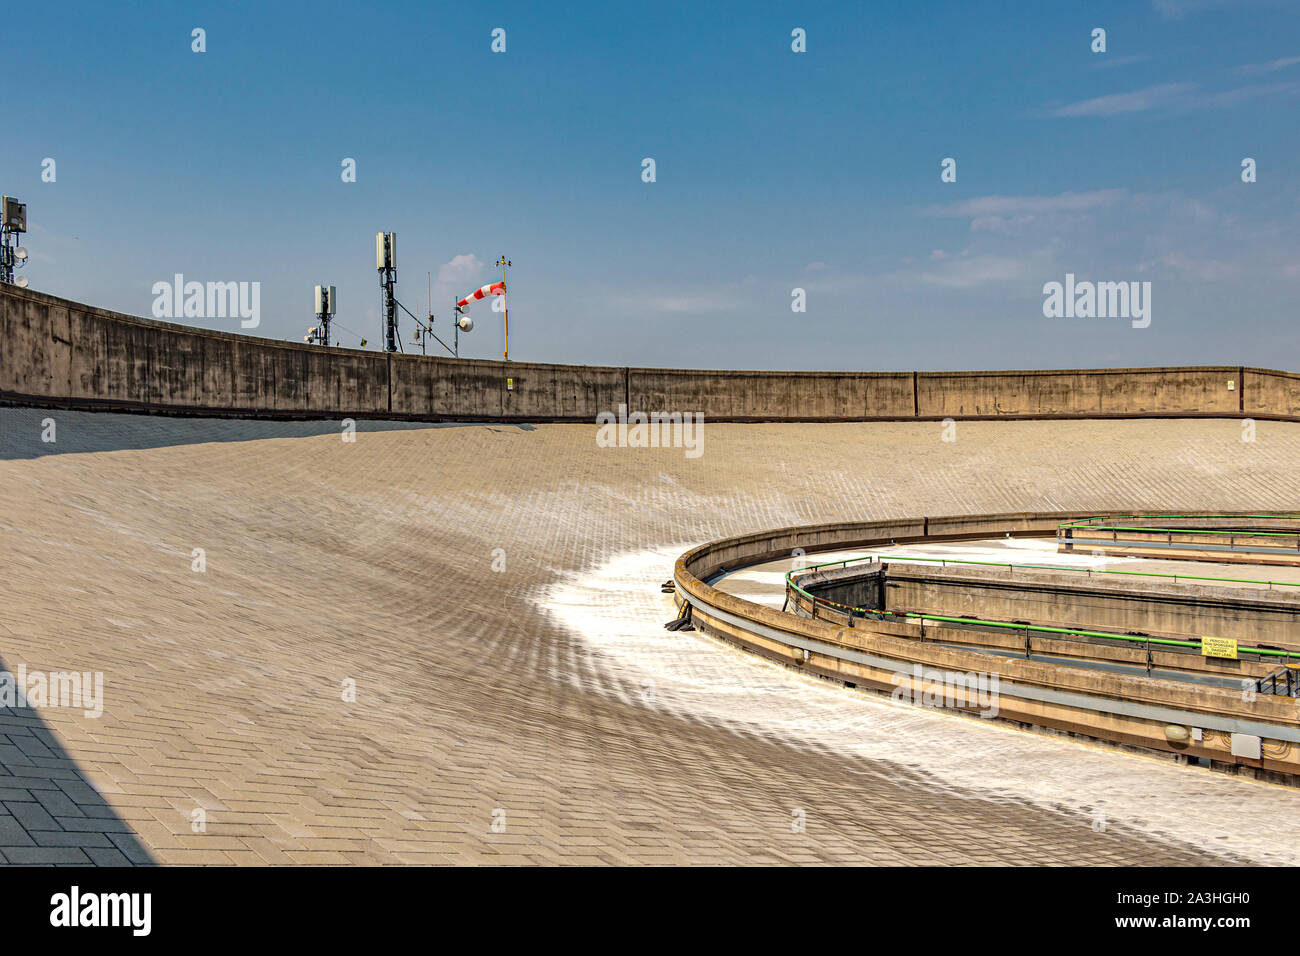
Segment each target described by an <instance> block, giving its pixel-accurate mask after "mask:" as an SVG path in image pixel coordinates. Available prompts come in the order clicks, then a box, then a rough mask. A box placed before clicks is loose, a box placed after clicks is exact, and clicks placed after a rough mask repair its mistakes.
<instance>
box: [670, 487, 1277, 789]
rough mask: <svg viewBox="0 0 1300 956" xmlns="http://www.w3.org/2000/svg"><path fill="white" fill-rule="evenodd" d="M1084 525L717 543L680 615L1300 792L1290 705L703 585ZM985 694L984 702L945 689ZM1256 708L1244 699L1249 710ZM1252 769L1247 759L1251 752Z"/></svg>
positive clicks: (698, 553)
mask: <svg viewBox="0 0 1300 956" xmlns="http://www.w3.org/2000/svg"><path fill="white" fill-rule="evenodd" d="M1085 517H1088V516H1087V515H1085V514H1080V513H1056V512H1051V513H1042V512H1039V513H1020V514H1003V515H977V516H959V517H922V518H911V519H899V520H889V521H871V522H855V523H849V524H829V525H815V526H810V527H801V528H784V529H780V530H776V531H770V532H762V533H758V534H749V535H743V536H739V537H733V538H725V539H722V540H719V541H712V542H709V543H707V544H704V545H701V546H700V547H697V548H694V549H692V550H690V551H688V552H686V553H685V554H684V555H682V556H681V557H680V558H679V559H678V560H677V563H676V565H675V568H674V572H673V579H674V581H675V582H676V587H677V594H678V600H679V602H685V603H688V604H690V605H691V609H692V610H691V616H692V622H693V623H694V624H695V626H696V627H697V628H698V629H699V630H701V631H702V632H703V633H705V634H708V635H710V636H713V637H717V638H721V639H723V640H726V641H729V642H731V643H734V644H737V645H739V646H741V647H743V648H745V649H747V650H750V651H753V652H755V653H758V654H761V655H763V656H765V657H768V658H771V659H774V660H777V661H780V662H782V663H785V664H788V665H790V666H793V667H798V668H801V669H804V670H808V671H810V672H813V673H816V674H818V675H820V676H823V677H826V678H829V679H833V680H836V681H840V682H843V683H845V684H847V685H849V686H853V687H864V688H868V689H872V690H876V691H882V692H889V693H891V694H894V695H895V696H899V695H903V696H905V697H906V698H908V699H911V700H921V701H924V702H929V701H930V700H931V699H932V698H933V697H934V696H935V689H936V688H940V689H941V690H940V691H939V701H938V705H939V706H946V707H947V708H949V709H952V710H956V711H961V712H965V713H980V712H983V713H984V715H985V716H996V717H997V718H998V719H1001V720H1007V721H1011V722H1013V723H1017V724H1021V725H1025V726H1029V727H1035V728H1042V729H1047V730H1052V731H1057V732H1063V733H1067V734H1071V735H1078V736H1082V737H1087V738H1090V739H1094V740H1100V741H1105V742H1109V743H1112V744H1117V745H1120V746H1124V747H1130V748H1136V749H1140V750H1145V751H1153V752H1157V753H1164V754H1173V755H1177V756H1179V757H1180V758H1182V759H1187V758H1191V757H1195V758H1199V759H1201V760H1205V761H1209V762H1210V763H1211V764H1212V765H1215V766H1219V767H1223V768H1233V769H1235V770H1238V771H1241V772H1245V773H1250V774H1252V775H1255V776H1259V777H1263V778H1270V779H1278V780H1282V781H1284V782H1287V783H1293V784H1294V783H1296V782H1297V776H1296V775H1297V774H1300V713H1298V712H1297V701H1296V699H1294V698H1289V697H1279V696H1273V695H1265V694H1258V695H1247V694H1245V693H1243V692H1242V691H1239V690H1232V689H1227V688H1222V687H1209V686H1202V685H1191V684H1180V683H1178V682H1174V681H1167V680H1154V679H1151V678H1147V677H1138V676H1131V675H1127V674H1117V673H1110V672H1107V671H1102V670H1091V669H1085V668H1079V667H1071V666H1068V665H1062V664H1054V663H1050V662H1047V661H1042V660H1027V659H1024V658H1014V657H1003V656H997V655H991V654H988V653H982V652H980V651H979V650H976V649H973V648H966V647H952V646H945V645H946V644H948V643H958V644H959V643H961V642H962V638H961V632H960V631H958V630H956V629H951V633H945V630H946V629H945V628H943V627H935V626H933V625H926V624H919V625H918V624H906V623H900V622H890V621H874V620H865V621H864V620H858V621H856V622H855V621H852V620H851V619H847V620H848V623H843V621H844V620H846V619H845V618H843V617H842V616H841V617H840V620H839V621H833V620H819V619H810V618H806V617H799V616H796V615H793V614H788V613H785V612H783V611H777V610H773V609H771V608H766V607H762V606H760V605H757V604H754V603H752V602H750V601H745V600H743V599H741V598H738V597H735V596H733V595H730V594H726V593H724V592H722V591H719V590H717V589H716V588H714V587H712V586H710V585H709V583H708V582H709V581H710V580H712V579H714V578H715V577H716V576H717V575H719V574H721V573H722V572H724V571H729V570H734V569H735V568H738V567H742V566H745V565H751V564H757V563H761V562H763V561H768V560H772V559H774V558H778V557H784V556H789V555H790V554H791V553H792V552H794V551H795V549H802V551H803V552H805V553H813V552H815V551H824V550H830V549H844V548H850V547H874V546H882V545H888V544H905V543H908V542H916V541H944V540H959V539H963V538H966V539H970V538H988V537H1002V536H1004V535H1007V534H1011V535H1015V536H1025V535H1033V536H1043V537H1051V536H1052V535H1053V534H1054V533H1055V531H1056V527H1057V525H1058V524H1059V523H1060V522H1062V521H1067V520H1076V519H1081V518H1085ZM972 677H978V678H982V679H984V680H985V681H986V684H985V685H981V686H988V682H991V683H992V686H993V687H994V688H995V692H996V704H995V709H996V713H995V714H992V715H990V714H988V713H987V710H988V706H987V702H985V701H983V700H980V699H978V697H977V696H972V695H967V696H966V697H965V698H964V699H963V698H962V696H961V695H960V694H958V695H955V699H954V695H949V696H948V697H947V698H946V699H945V697H944V693H943V690H942V689H943V688H962V687H971V686H972ZM1248 697H1251V698H1252V699H1247V698H1248ZM1252 745H1253V746H1254V747H1256V748H1258V756H1249V755H1244V754H1243V753H1242V751H1243V750H1246V751H1249V748H1250V747H1251V746H1252Z"/></svg>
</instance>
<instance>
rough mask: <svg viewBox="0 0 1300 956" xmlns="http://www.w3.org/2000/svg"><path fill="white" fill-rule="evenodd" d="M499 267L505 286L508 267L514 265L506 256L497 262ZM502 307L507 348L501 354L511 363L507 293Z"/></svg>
mask: <svg viewBox="0 0 1300 956" xmlns="http://www.w3.org/2000/svg"><path fill="white" fill-rule="evenodd" d="M497 265H499V266H500V267H501V282H502V284H504V283H505V281H506V266H508V265H512V263H511V262H510V260H509V259H507V258H506V257H505V256H502V257H501V258H500V259H498V260H497ZM501 307H502V309H503V310H504V311H505V314H506V320H505V321H506V327H505V346H506V348H505V351H504V352H502V353H501V354H502V356H503V357H504V358H505V360H506V361H507V362H509V361H510V302H509V300H508V299H507V298H506V293H505V292H502V293H501Z"/></svg>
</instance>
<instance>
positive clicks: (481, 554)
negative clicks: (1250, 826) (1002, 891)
mask: <svg viewBox="0 0 1300 956" xmlns="http://www.w3.org/2000/svg"><path fill="white" fill-rule="evenodd" d="M45 419H53V420H54V421H55V423H56V425H57V440H56V441H55V442H54V443H52V444H51V443H45V442H42V440H41V434H42V430H43V429H42V422H43V420H45ZM1240 435H1241V430H1240V425H1239V424H1238V423H1235V422H1227V421H1166V422H1159V421H1135V422H1073V423H1065V422H1061V423H1056V422H1005V423H963V424H961V425H959V437H960V440H959V441H957V442H955V443H945V442H941V441H940V426H939V425H938V424H928V423H899V424H887V423H886V424H849V425H726V424H708V425H706V433H705V437H706V443H705V446H704V455H703V456H702V457H701V458H699V459H688V458H686V457H685V456H684V455H683V453H682V451H681V450H680V449H617V448H599V447H597V446H596V444H595V427H594V425H593V426H581V425H538V426H522V427H517V426H504V425H472V426H455V427H452V426H443V427H435V426H409V425H404V426H396V425H394V426H364V425H363V427H362V429H361V431H360V432H359V433H358V434H357V436H356V441H355V442H345V441H343V440H341V437H340V434H339V430H338V427H337V425H335V424H330V423H313V424H301V423H298V424H294V423H267V422H238V421H217V420H202V419H193V420H190V419H167V418H154V417H147V416H132V415H116V414H85V413H72V412H50V411H44V410H27V409H0V488H3V490H4V496H3V502H2V503H0V554H2V555H3V566H4V569H5V577H6V582H5V587H6V600H5V601H4V602H3V604H2V605H0V669H5V670H8V671H11V672H13V671H16V670H17V669H18V667H19V666H20V665H25V666H26V667H27V668H28V669H29V670H30V671H32V672H36V671H42V672H48V671H60V670H63V671H66V670H74V669H75V670H77V671H90V672H95V671H100V672H102V673H103V675H104V697H105V704H104V713H103V715H102V716H100V717H98V718H95V717H87V716H85V715H84V714H83V713H82V711H81V710H80V709H74V708H52V707H47V708H40V709H15V708H11V709H8V710H0V856H2V857H3V859H4V860H5V861H6V862H9V863H53V864H64V863H68V864H89V863H98V864H124V863H127V862H132V863H144V862H155V863H215V864H268V863H269V864H293V863H327V864H329V863H337V864H351V863H362V864H373V863H499V864H514V863H520V864H529V863H594V864H607V863H616V864H628V863H661V864H680V863H778V864H785V863H820V864H832V863H882V864H890V863H900V864H918V863H951V864H987V863H1044V864H1072V863H1087V864H1123V865H1131V864H1158V863H1174V864H1192V863H1204V862H1217V861H1222V860H1223V859H1224V857H1223V855H1222V854H1216V853H1213V852H1211V851H1210V850H1208V849H1205V848H1202V847H1196V846H1191V845H1183V844H1176V843H1171V842H1169V841H1158V840H1154V839H1152V838H1151V837H1150V836H1149V835H1146V834H1143V833H1139V832H1136V831H1132V830H1128V829H1126V828H1125V827H1123V826H1121V825H1115V826H1112V827H1110V828H1109V829H1108V830H1107V832H1104V833H1098V832H1094V831H1093V830H1092V829H1090V828H1089V827H1087V826H1086V825H1080V823H1079V821H1078V820H1077V819H1074V818H1071V817H1070V816H1069V815H1067V814H1064V813H1055V812H1052V811H1051V810H1049V809H1044V808H1042V807H1034V806H1029V805H1026V804H1021V805H1018V804H1014V803H1009V802H998V801H991V800H988V799H985V798H984V797H983V796H981V795H980V794H977V793H970V794H965V793H962V792H958V791H954V789H953V788H938V787H935V786H934V785H933V782H932V781H928V780H926V779H925V778H923V777H922V776H919V775H917V774H914V773H912V772H910V771H908V770H907V769H906V768H899V767H896V766H890V765H888V764H886V763H885V762H883V761H867V760H861V759H850V758H846V757H843V756H840V755H836V754H833V753H817V752H813V751H810V750H808V749H806V748H802V749H796V748H792V747H790V746H787V745H786V744H785V743H784V742H783V741H781V740H779V739H766V738H764V737H763V736H761V735H757V734H742V733H735V732H729V731H727V730H726V729H723V728H719V727H717V726H712V725H710V724H709V723H707V722H700V721H693V720H691V719H690V717H689V715H685V716H684V715H680V714H667V713H663V712H660V711H656V710H654V709H652V708H647V707H642V706H638V705H637V703H636V698H637V689H636V688H630V689H627V692H626V693H611V692H610V691H611V688H610V687H608V686H604V685H605V684H607V683H608V682H609V681H610V680H611V678H610V676H609V673H608V671H607V670H605V669H602V668H599V667H596V666H594V665H593V663H592V661H591V659H590V652H589V651H588V650H587V649H586V645H585V644H584V643H583V642H582V641H581V640H579V639H577V638H576V637H575V635H573V634H571V633H568V632H567V631H565V630H564V629H562V628H561V627H560V626H558V625H557V624H556V623H555V621H554V620H553V619H552V618H551V617H549V616H548V615H545V614H543V613H540V612H539V610H538V608H537V605H536V599H537V595H538V594H539V593H540V592H541V591H542V590H543V589H544V588H545V587H546V586H548V585H549V584H551V583H552V582H554V581H555V580H556V578H557V576H558V575H560V574H562V573H564V572H568V571H573V570H581V569H587V568H591V567H594V566H596V565H597V564H599V563H600V562H601V561H603V560H606V559H607V558H609V557H610V556H611V555H615V554H617V553H619V552H621V551H625V550H629V549H644V548H647V547H657V546H662V545H664V544H667V543H674V542H687V543H691V542H698V541H703V540H707V539H709V538H712V537H717V536H721V535H725V534H733V533H739V532H744V531H750V530H759V529H763V528H769V527H778V526H786V525H791V524H800V523H808V522H814V521H827V520H851V519H855V518H884V517H891V516H900V515H920V514H931V515H935V514H954V513H962V512H981V511H982V512H989V511H1015V510H1026V509H1043V510H1046V509H1052V508H1061V509H1075V508H1079V509H1085V508H1096V509H1098V510H1101V511H1109V510H1115V509H1123V508H1129V507H1133V508H1179V509H1181V508H1187V509H1192V508H1224V509H1237V508H1240V509H1251V508H1255V509H1284V508H1291V507H1294V505H1295V502H1296V491H1297V489H1298V487H1300V482H1298V481H1297V478H1296V473H1297V468H1296V464H1297V462H1300V426H1296V425H1289V424H1280V423H1269V422H1264V423H1260V425H1259V433H1258V440H1257V441H1256V442H1255V443H1253V444H1247V443H1243V442H1241V441H1240ZM196 548H201V549H203V550H204V553H205V560H206V570H205V571H204V572H203V573H198V572H196V571H194V570H192V562H193V560H194V558H193V549H196ZM496 549H501V550H500V551H499V552H498V551H497V550H496ZM502 560H503V561H504V569H500V568H499V565H500V562H501V561H502ZM494 562H495V563H496V564H497V565H498V568H497V569H494ZM670 571H671V568H670V567H665V568H663V569H662V570H661V571H660V572H659V573H658V575H657V579H656V580H647V581H646V582H645V587H646V588H655V587H656V586H657V585H658V583H659V581H660V580H663V579H664V578H667V577H668V576H669V574H670ZM660 623H662V622H661V621H660V620H658V619H655V620H649V621H647V625H646V626H647V627H653V628H658V627H659V625H660ZM693 639H701V638H693ZM745 666H748V665H746V664H745V663H744V662H738V664H737V667H738V668H743V667H745ZM738 679H741V676H740V675H739V674H738ZM349 682H352V683H349ZM352 686H355V701H350V700H346V699H345V697H346V696H347V694H346V691H347V689H348V688H349V687H352ZM614 690H617V688H615V689H614ZM801 692H803V691H802V689H801V686H800V684H799V683H798V682H797V681H792V682H791V686H790V693H791V694H798V693H801ZM791 807H800V808H803V809H804V810H805V812H806V814H807V819H808V827H807V831H806V832H803V833H795V832H791V826H790V820H791ZM196 810H202V811H203V812H204V814H206V821H205V826H204V827H203V828H201V829H199V830H196V827H195V820H194V818H193V816H192V815H193V814H194V812H195V811H196ZM494 813H495V814H496V815H495V817H494ZM494 819H495V820H497V821H498V823H499V822H501V821H503V822H504V830H503V831H502V832H494Z"/></svg>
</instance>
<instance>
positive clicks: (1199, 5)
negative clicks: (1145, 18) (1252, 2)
mask: <svg viewBox="0 0 1300 956" xmlns="http://www.w3.org/2000/svg"><path fill="white" fill-rule="evenodd" d="M1243 2H1244V0H1151V6H1152V7H1154V8H1155V11H1156V12H1157V13H1158V14H1160V15H1161V16H1162V17H1164V18H1165V19H1166V20H1181V19H1182V18H1183V17H1186V16H1191V15H1192V14H1194V13H1205V12H1207V11H1209V10H1226V9H1228V8H1230V7H1236V6H1240V5H1241V4H1242V3H1243Z"/></svg>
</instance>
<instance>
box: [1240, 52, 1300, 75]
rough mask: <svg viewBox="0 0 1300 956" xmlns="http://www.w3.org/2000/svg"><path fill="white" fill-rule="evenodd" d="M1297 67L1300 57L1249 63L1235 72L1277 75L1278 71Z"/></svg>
mask: <svg viewBox="0 0 1300 956" xmlns="http://www.w3.org/2000/svg"><path fill="white" fill-rule="evenodd" d="M1296 65H1300V56H1284V57H1282V58H1280V59H1277V60H1269V61H1267V62H1266V63H1247V64H1245V65H1244V66H1239V67H1237V68H1236V70H1235V71H1234V72H1236V73H1245V74H1248V75H1250V74H1259V73H1276V72H1277V71H1278V70H1285V69H1287V68H1289V67H1292V66H1296Z"/></svg>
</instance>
